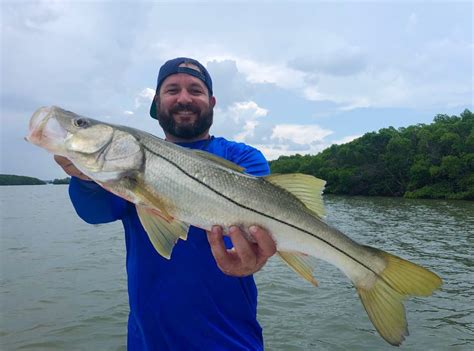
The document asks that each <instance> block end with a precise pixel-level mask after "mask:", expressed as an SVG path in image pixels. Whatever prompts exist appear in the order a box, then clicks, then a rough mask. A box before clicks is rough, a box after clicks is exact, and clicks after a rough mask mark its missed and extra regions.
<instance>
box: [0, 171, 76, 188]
mask: <svg viewBox="0 0 474 351" xmlns="http://www.w3.org/2000/svg"><path fill="white" fill-rule="evenodd" d="M70 180H71V178H69V177H66V178H62V179H54V180H51V181H50V180H47V181H45V180H41V179H38V178H34V177H27V176H19V175H14V174H0V186H1V185H44V184H69V181H70Z"/></svg>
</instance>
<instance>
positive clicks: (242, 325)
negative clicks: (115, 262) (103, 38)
mask: <svg viewBox="0 0 474 351" xmlns="http://www.w3.org/2000/svg"><path fill="white" fill-rule="evenodd" d="M215 104H216V98H215V97H214V95H213V91H212V80H211V77H210V75H209V73H208V71H207V70H206V68H205V67H204V66H202V65H201V64H200V63H199V62H198V61H196V60H193V59H188V58H182V57H181V58H176V59H173V60H169V61H167V62H166V63H165V64H164V65H163V66H162V67H161V68H160V71H159V74H158V81H157V87H156V94H155V98H154V101H153V102H152V104H151V107H150V115H151V116H152V117H153V118H155V119H157V120H158V121H159V123H160V126H161V127H162V128H163V130H164V133H165V136H166V140H168V141H170V142H173V143H176V144H179V145H182V146H185V147H188V148H192V149H201V150H205V151H208V152H211V153H213V154H216V155H218V156H221V157H223V158H226V159H228V160H230V161H232V162H235V163H237V164H239V165H240V166H242V167H244V168H245V169H246V172H247V173H250V174H253V175H266V174H268V173H269V167H268V163H267V161H266V160H265V158H264V157H263V155H262V154H261V153H260V152H259V151H257V150H256V149H254V148H252V147H250V146H247V145H245V144H242V143H235V142H230V141H227V140H225V139H224V138H218V137H213V136H211V135H210V134H209V129H210V127H211V125H212V121H213V108H214V106H215ZM55 160H56V161H57V162H58V164H59V165H60V166H61V167H63V169H64V170H65V171H66V173H68V174H69V175H71V176H72V179H71V184H70V187H69V194H70V197H71V200H72V203H73V205H74V207H75V209H76V211H77V213H78V215H79V216H80V217H81V218H83V219H84V220H85V221H87V222H89V223H106V222H111V221H115V220H119V219H120V220H122V222H123V225H124V228H125V240H126V248H127V274H128V293H129V303H130V315H129V321H128V349H129V350H206V351H207V350H262V349H263V340H262V330H261V328H260V326H259V324H258V322H257V320H256V308H257V289H256V286H255V282H254V280H253V276H252V274H253V273H255V272H257V271H258V270H259V269H260V268H261V267H262V266H263V265H264V264H265V262H266V261H267V259H268V258H269V257H270V256H272V255H273V254H274V253H275V251H276V248H275V243H274V241H273V240H272V238H271V237H270V235H269V234H268V233H267V232H266V231H265V230H263V229H262V228H259V227H256V226H255V227H251V228H250V229H249V230H250V232H251V234H252V237H253V239H254V241H249V240H248V239H247V237H246V235H244V233H243V232H242V231H241V229H239V228H238V227H231V228H230V230H229V233H228V235H229V237H230V240H229V238H228V237H224V236H223V231H222V228H221V227H220V226H214V227H213V228H212V231H211V232H209V233H207V235H206V233H205V232H204V231H203V230H201V229H198V228H195V227H191V229H190V232H189V234H188V239H187V241H182V240H179V242H178V243H177V244H176V246H175V247H174V249H173V253H172V257H171V260H166V259H164V258H163V257H161V256H160V255H159V254H158V253H157V252H156V251H155V249H154V248H153V246H152V244H151V242H150V241H149V239H148V237H147V235H146V233H145V231H144V229H143V227H142V226H141V224H140V221H139V219H138V216H137V213H136V209H135V206H134V205H133V204H131V203H129V202H127V201H126V200H124V199H121V198H119V197H117V196H115V195H113V194H111V193H109V192H107V191H106V190H104V189H103V188H101V187H100V186H99V185H97V184H96V183H94V182H92V181H90V179H88V178H87V177H86V176H85V175H84V174H82V173H81V172H80V171H79V170H78V169H77V168H75V167H74V166H73V165H72V164H71V162H70V161H69V160H67V159H66V158H64V157H59V156H55ZM202 206H206V204H205V203H203V204H202ZM196 211H199V208H196Z"/></svg>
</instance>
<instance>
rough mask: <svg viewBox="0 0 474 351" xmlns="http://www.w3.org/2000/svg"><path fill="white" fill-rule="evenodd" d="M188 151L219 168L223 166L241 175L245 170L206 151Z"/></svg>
mask: <svg viewBox="0 0 474 351" xmlns="http://www.w3.org/2000/svg"><path fill="white" fill-rule="evenodd" d="M189 151H190V152H192V153H194V154H196V155H197V156H200V157H202V158H205V159H206V160H209V161H212V162H215V163H218V164H220V165H221V166H224V167H226V168H230V169H232V170H234V171H236V172H239V173H242V172H243V171H244V170H245V168H243V167H240V166H239V165H237V164H235V163H234V162H231V161H229V160H226V159H225V158H222V157H219V156H216V155H214V154H211V153H209V152H207V151H203V150H189Z"/></svg>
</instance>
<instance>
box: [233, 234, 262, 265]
mask: <svg viewBox="0 0 474 351" xmlns="http://www.w3.org/2000/svg"><path fill="white" fill-rule="evenodd" d="M229 236H230V239H231V240H232V244H233V245H234V248H235V251H236V253H237V255H238V256H239V258H240V260H241V261H242V264H244V265H245V266H249V267H251V266H253V265H255V262H256V261H257V256H256V252H255V250H254V247H253V245H252V243H250V242H249V241H248V240H247V238H246V237H245V234H244V233H243V232H242V231H241V230H240V228H239V227H236V226H232V227H230V228H229Z"/></svg>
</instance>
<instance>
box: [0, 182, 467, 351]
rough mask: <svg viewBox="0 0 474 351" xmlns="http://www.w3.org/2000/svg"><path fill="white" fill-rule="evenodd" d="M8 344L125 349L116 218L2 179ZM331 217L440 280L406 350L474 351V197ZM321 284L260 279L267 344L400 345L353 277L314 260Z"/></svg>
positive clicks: (276, 268)
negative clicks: (87, 212) (79, 211)
mask: <svg viewBox="0 0 474 351" xmlns="http://www.w3.org/2000/svg"><path fill="white" fill-rule="evenodd" d="M0 199H1V208H0V216H1V217H0V221H1V222H0V224H1V236H0V307H1V310H0V340H1V343H0V345H1V346H0V348H1V349H2V350H125V348H126V347H125V340H126V320H127V314H128V304H127V291H126V277H125V268H124V263H125V252H124V240H123V231H122V227H121V224H120V223H111V224H106V225H100V226H91V225H88V224H85V223H83V222H82V221H81V220H80V219H78V218H77V216H76V215H75V212H74V210H73V208H72V206H71V205H70V203H69V199H68V196H67V187H66V186H49V185H48V186H22V187H0ZM326 205H327V209H328V211H327V212H328V217H327V221H328V222H329V223H331V224H332V225H334V226H336V227H337V228H339V229H340V230H342V231H343V232H345V233H346V234H348V235H349V236H350V237H352V238H354V239H356V240H358V241H359V242H362V243H364V244H367V245H371V246H375V247H378V248H381V249H384V250H386V251H390V252H392V253H395V254H397V255H399V256H402V257H405V258H408V259H410V260H412V261H414V262H416V263H419V264H422V265H424V266H426V267H428V268H430V269H432V270H433V271H435V272H436V273H438V274H439V275H440V276H441V277H442V278H443V280H444V285H443V287H442V289H441V290H440V291H438V292H436V293H435V295H434V296H432V297H429V298H413V299H410V300H409V301H408V302H407V304H406V306H407V317H408V322H409V329H410V334H411V335H410V336H409V337H408V338H407V340H406V341H405V343H404V344H403V345H402V347H401V348H400V349H405V350H472V349H474V274H473V267H474V203H472V202H455V201H429V200H404V199H393V198H361V197H356V198H348V197H329V196H328V197H326ZM315 276H316V278H317V280H318V281H319V283H320V286H319V287H318V288H314V287H313V286H311V285H310V284H309V283H307V282H306V281H304V280H303V279H301V278H299V277H297V276H296V275H295V274H294V273H293V272H292V271H291V270H290V269H289V268H287V267H286V265H285V264H283V263H281V262H280V261H279V260H278V258H273V259H271V260H270V261H269V262H268V263H267V265H266V266H265V268H264V269H263V270H262V271H261V272H259V273H258V274H257V275H256V281H257V284H258V287H259V293H260V295H259V320H260V323H261V324H262V327H263V329H264V336H265V345H266V349H268V350H282V351H283V350H284V351H286V350H393V349H394V348H393V347H391V346H389V345H388V344H386V343H385V342H384V341H383V340H382V339H381V338H380V337H379V336H378V334H377V333H376V332H375V331H374V328H373V327H372V325H371V323H370V322H369V320H368V317H367V315H366V313H365V311H364V309H363V307H362V304H361V303H360V301H359V298H358V296H357V293H356V291H355V289H354V288H353V287H352V285H351V284H350V283H349V281H348V280H347V279H346V278H345V277H344V276H343V275H342V273H340V272H339V271H338V270H337V269H335V268H334V267H332V266H330V265H328V264H326V263H324V262H321V261H316V270H315Z"/></svg>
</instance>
